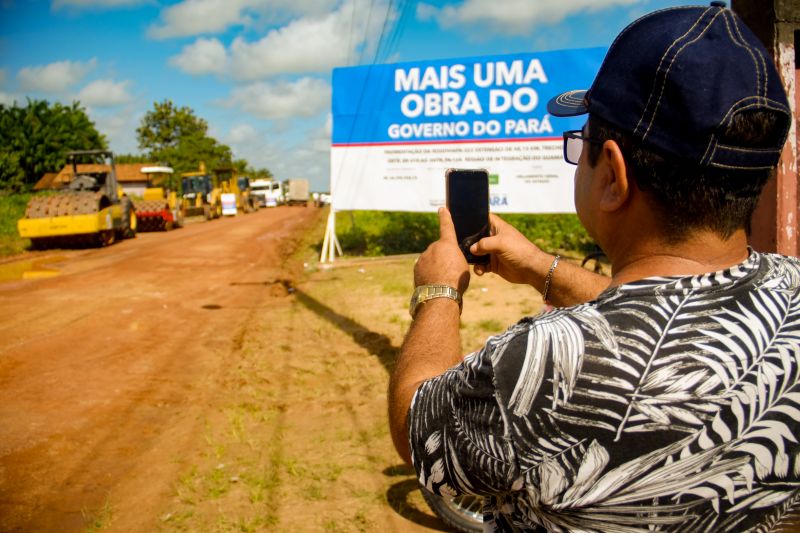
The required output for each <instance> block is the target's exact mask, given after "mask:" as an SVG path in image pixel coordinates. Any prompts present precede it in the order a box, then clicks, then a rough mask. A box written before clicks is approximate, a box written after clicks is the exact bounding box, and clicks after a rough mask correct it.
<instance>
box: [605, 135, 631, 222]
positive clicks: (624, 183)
mask: <svg viewBox="0 0 800 533" xmlns="http://www.w3.org/2000/svg"><path fill="white" fill-rule="evenodd" d="M600 162H601V163H602V170H603V171H602V174H601V176H602V181H601V186H602V188H603V190H602V191H601V193H600V208H601V209H602V210H604V211H616V210H617V209H619V208H620V207H622V206H624V205H625V203H626V202H627V201H628V199H629V197H630V194H631V190H630V182H629V181H628V169H627V167H626V166H625V158H624V157H623V156H622V150H620V148H619V145H618V144H617V142H616V141H611V140H608V141H605V142H604V143H603V151H602V156H601V157H600Z"/></svg>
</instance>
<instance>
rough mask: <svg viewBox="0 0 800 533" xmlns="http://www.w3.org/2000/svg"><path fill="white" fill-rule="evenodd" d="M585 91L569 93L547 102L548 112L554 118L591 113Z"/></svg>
mask: <svg viewBox="0 0 800 533" xmlns="http://www.w3.org/2000/svg"><path fill="white" fill-rule="evenodd" d="M585 96H586V91H585V90H580V91H567V92H565V93H562V94H559V95H558V96H556V97H554V98H552V99H551V100H550V101H549V102H547V112H548V113H550V114H551V115H553V116H554V117H574V116H576V115H585V114H586V113H588V112H589V108H588V107H586V99H585V98H584V97H585Z"/></svg>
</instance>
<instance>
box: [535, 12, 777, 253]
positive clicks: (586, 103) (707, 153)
mask: <svg viewBox="0 0 800 533" xmlns="http://www.w3.org/2000/svg"><path fill="white" fill-rule="evenodd" d="M713 4H717V3H716V2H714V3H713ZM548 111H549V112H550V113H551V114H553V115H556V116H574V115H579V114H584V113H588V114H589V121H588V124H587V130H588V131H587V133H588V134H589V135H590V136H591V137H592V138H594V139H611V140H614V141H616V142H617V144H618V145H619V147H620V149H621V150H622V153H623V155H624V156H625V162H626V166H627V168H628V170H629V174H630V175H631V177H632V179H633V181H634V182H635V183H636V185H637V186H638V187H639V189H641V190H643V191H645V192H646V193H648V195H649V197H650V198H651V200H652V203H653V206H654V208H655V209H657V210H658V211H660V212H661V214H662V217H661V218H662V219H663V220H664V221H665V222H666V223H667V224H668V226H667V227H665V236H666V237H667V238H668V239H671V240H681V239H683V238H684V237H685V236H686V234H687V232H688V231H689V230H691V229H692V228H708V229H711V230H713V231H714V232H716V233H718V234H719V235H721V236H724V237H727V236H729V235H730V234H731V233H732V232H733V231H735V230H736V229H738V228H741V227H746V225H747V223H748V221H749V219H750V215H751V214H752V210H753V208H754V207H755V204H756V201H757V197H758V194H759V193H760V191H761V189H762V187H763V185H764V183H765V182H766V180H767V178H768V177H769V175H770V172H771V171H772V169H773V168H774V167H775V165H776V164H777V162H778V160H779V158H780V153H781V150H782V147H783V144H784V142H785V140H786V136H787V134H788V130H789V125H790V122H791V111H790V108H789V104H788V102H787V99H786V93H785V91H784V89H783V86H782V85H781V81H780V78H779V76H778V72H777V69H776V68H775V65H774V63H773V62H772V60H771V58H770V57H769V55H768V53H767V51H766V50H765V49H764V47H763V46H762V45H761V44H760V42H759V41H758V39H757V38H756V37H755V36H754V35H753V34H752V32H750V30H749V29H748V28H747V27H746V26H745V25H744V24H743V23H742V22H741V20H740V19H739V18H738V17H737V16H736V15H735V14H734V13H733V12H732V11H730V10H728V9H724V8H723V7H721V6H719V5H712V6H711V7H708V8H705V7H697V6H695V7H683V8H673V9H667V10H662V11H657V12H655V13H651V14H650V15H647V16H645V17H642V18H641V19H639V20H637V21H635V22H633V23H632V24H631V25H630V26H628V27H627V28H626V29H625V30H623V31H622V33H620V35H619V36H618V37H617V39H616V40H615V41H614V43H613V44H612V45H611V47H610V49H609V51H608V54H607V56H606V59H605V61H604V62H603V65H602V66H601V68H600V71H599V72H598V74H597V77H596V78H595V81H594V83H593V84H592V87H591V88H590V89H589V90H588V91H570V92H568V93H564V94H562V95H560V96H558V97H556V98H554V99H553V100H551V101H550V103H549V104H548ZM585 144H587V145H589V146H588V147H587V148H586V149H587V150H589V154H588V155H589V164H591V165H594V164H595V162H596V160H597V158H598V157H599V152H600V150H601V146H602V145H599V144H597V143H591V144H589V143H585Z"/></svg>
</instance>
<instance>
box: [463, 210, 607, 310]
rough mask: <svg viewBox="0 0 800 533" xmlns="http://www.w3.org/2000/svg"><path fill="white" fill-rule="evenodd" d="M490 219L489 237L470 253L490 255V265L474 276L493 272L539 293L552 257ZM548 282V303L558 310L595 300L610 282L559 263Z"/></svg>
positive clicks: (494, 217)
mask: <svg viewBox="0 0 800 533" xmlns="http://www.w3.org/2000/svg"><path fill="white" fill-rule="evenodd" d="M489 217H490V222H491V223H492V235H491V236H489V237H484V238H483V239H481V240H479V241H478V242H476V243H475V244H473V245H472V247H471V248H470V251H471V252H472V253H473V254H475V255H486V254H491V261H490V263H489V264H488V265H475V274H477V275H479V276H481V275H483V274H484V273H486V272H494V273H495V274H497V275H499V276H501V277H502V278H503V279H505V280H506V281H510V282H511V283H524V284H528V285H531V286H532V287H533V288H535V289H536V290H537V291H539V292H542V291H543V290H544V284H545V279H546V278H547V273H548V272H549V271H550V267H551V266H552V264H553V259H554V258H555V256H554V255H551V254H548V253H545V252H543V251H542V250H541V249H540V248H539V247H538V246H536V245H535V244H533V243H532V242H531V241H529V240H528V239H527V238H526V237H525V236H524V235H523V234H522V233H520V232H519V231H517V230H516V229H515V228H514V227H513V226H511V225H510V224H508V223H507V222H505V221H504V220H503V219H501V218H500V217H498V216H497V215H489ZM550 281H551V284H550V289H549V291H548V293H547V299H548V301H549V302H551V303H553V304H554V305H557V306H567V305H576V304H579V303H583V302H588V301H589V300H592V299H594V298H597V295H598V294H600V293H601V292H602V291H603V290H605V289H606V287H608V284H609V282H610V281H611V280H610V279H609V278H607V277H606V276H602V275H599V274H595V273H593V272H589V271H588V270H585V269H583V268H581V267H580V266H578V265H573V264H570V263H568V262H566V261H561V262H560V263H558V268H556V269H555V270H554V271H553V273H552V276H551V279H550Z"/></svg>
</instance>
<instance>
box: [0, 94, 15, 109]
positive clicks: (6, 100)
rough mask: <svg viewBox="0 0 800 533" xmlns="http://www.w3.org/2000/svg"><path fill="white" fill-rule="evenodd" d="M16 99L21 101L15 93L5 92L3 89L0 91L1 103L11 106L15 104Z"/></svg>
mask: <svg viewBox="0 0 800 533" xmlns="http://www.w3.org/2000/svg"><path fill="white" fill-rule="evenodd" d="M16 101H19V99H18V98H17V97H16V96H14V95H13V94H9V93H4V92H3V91H0V104H2V105H7V106H9V107H10V106H13V105H14V102H16Z"/></svg>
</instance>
